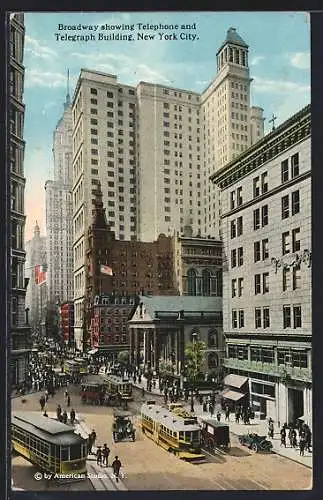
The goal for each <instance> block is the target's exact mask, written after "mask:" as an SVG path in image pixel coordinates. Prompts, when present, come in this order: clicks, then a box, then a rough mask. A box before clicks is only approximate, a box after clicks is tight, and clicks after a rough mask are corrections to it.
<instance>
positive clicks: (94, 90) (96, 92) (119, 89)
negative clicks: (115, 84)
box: [90, 87, 135, 102]
mask: <svg viewBox="0 0 323 500" xmlns="http://www.w3.org/2000/svg"><path fill="white" fill-rule="evenodd" d="M124 90H126V89H123V88H122V87H119V88H118V93H119V94H123V91H124ZM90 93H91V94H92V95H98V90H97V89H96V88H94V87H91V89H90ZM128 94H129V95H135V90H134V89H128ZM107 97H109V98H110V99H113V97H114V94H113V92H110V91H107ZM119 102H121V101H119Z"/></svg>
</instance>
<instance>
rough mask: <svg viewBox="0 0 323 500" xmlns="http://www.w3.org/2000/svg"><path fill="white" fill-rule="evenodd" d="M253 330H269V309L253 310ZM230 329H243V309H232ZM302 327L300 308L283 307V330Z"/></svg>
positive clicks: (259, 308) (258, 308) (297, 306)
mask: <svg viewBox="0 0 323 500" xmlns="http://www.w3.org/2000/svg"><path fill="white" fill-rule="evenodd" d="M254 320H255V328H264V329H265V328H270V309H269V307H256V308H255V310H254ZM231 321H232V328H244V325H245V313H244V310H243V309H238V310H237V309H232V311H231ZM301 327H302V308H301V306H299V305H294V306H289V305H284V306H283V328H301Z"/></svg>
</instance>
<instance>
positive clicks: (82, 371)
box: [64, 358, 88, 376]
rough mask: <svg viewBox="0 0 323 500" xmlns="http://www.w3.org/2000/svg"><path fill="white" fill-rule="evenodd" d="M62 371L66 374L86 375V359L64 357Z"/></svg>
mask: <svg viewBox="0 0 323 500" xmlns="http://www.w3.org/2000/svg"><path fill="white" fill-rule="evenodd" d="M64 373H66V374H68V375H71V376H73V375H87V373H88V366H87V361H86V360H85V359H82V358H75V359H66V360H65V361H64Z"/></svg>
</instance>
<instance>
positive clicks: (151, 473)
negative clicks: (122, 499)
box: [12, 385, 312, 491]
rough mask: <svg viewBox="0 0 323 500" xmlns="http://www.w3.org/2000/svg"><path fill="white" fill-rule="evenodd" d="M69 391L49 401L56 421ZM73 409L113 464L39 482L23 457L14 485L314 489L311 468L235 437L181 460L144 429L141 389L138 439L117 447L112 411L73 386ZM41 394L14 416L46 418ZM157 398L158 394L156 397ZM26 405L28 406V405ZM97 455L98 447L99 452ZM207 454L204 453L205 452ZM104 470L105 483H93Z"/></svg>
mask: <svg viewBox="0 0 323 500" xmlns="http://www.w3.org/2000/svg"><path fill="white" fill-rule="evenodd" d="M64 390H65V388H62V389H60V390H58V391H57V393H56V395H55V396H54V398H51V397H50V398H49V400H48V402H47V406H46V409H47V413H48V415H49V417H55V415H56V407H57V404H60V405H61V406H62V408H65V407H66V404H65V401H64ZM68 391H69V394H70V396H71V406H70V408H67V410H68V413H69V411H70V409H71V408H74V410H75V412H76V419H77V421H78V422H79V423H78V424H76V429H75V430H76V432H77V433H78V432H80V433H81V434H82V435H83V436H84V437H87V435H88V434H87V433H89V432H91V431H92V430H93V429H95V431H96V433H97V440H96V445H101V446H102V445H103V444H104V443H107V444H108V446H109V448H110V450H111V453H110V457H109V466H108V467H100V466H97V464H96V458H95V455H90V456H89V458H88V461H87V469H88V474H89V476H91V477H90V478H87V479H85V480H83V481H66V480H65V481H64V480H45V479H41V480H38V481H37V480H36V479H35V473H36V472H37V469H36V468H35V467H34V466H33V465H31V464H30V463H28V462H27V461H26V460H25V459H23V458H21V457H16V456H14V457H13V459H12V477H13V484H14V486H15V487H17V488H23V489H25V490H34V491H42V490H64V491H81V490H86V491H90V490H99V489H101V490H302V489H310V488H311V487H312V471H311V469H310V468H308V467H304V466H303V465H301V464H299V463H296V462H294V461H292V460H289V459H287V458H285V457H282V456H280V455H278V454H274V453H261V452H259V453H254V452H252V451H251V450H249V449H247V448H245V447H243V446H241V445H240V444H239V441H238V437H237V436H236V435H234V434H231V449H230V450H229V451H228V452H222V451H217V452H216V453H215V454H214V455H211V454H209V453H205V455H206V458H205V461H204V462H203V463H198V464H193V463H187V462H184V461H181V460H180V459H178V458H177V457H174V456H173V455H171V454H170V453H168V452H167V451H165V450H163V449H162V448H160V447H159V446H157V445H156V444H155V443H154V442H153V441H151V440H150V439H148V438H147V437H145V436H143V435H142V433H141V430H140V419H139V412H140V407H141V404H142V403H143V401H144V399H148V398H150V399H151V398H152V396H151V395H148V394H147V395H146V398H143V397H142V393H141V391H140V390H136V389H134V402H132V403H130V404H129V410H130V411H131V412H132V413H133V415H134V416H135V425H136V441H135V442H120V443H114V442H113V439H112V431H111V429H112V422H113V410H114V409H113V408H112V407H104V406H92V405H85V404H82V403H81V399H80V396H79V387H77V386H72V385H70V386H69V387H68ZM40 394H41V393H33V394H27V395H25V396H23V397H17V398H14V399H12V412H13V413H14V412H15V411H18V410H26V411H27V410H28V411H35V412H38V413H40V414H41V411H40V407H39V397H40ZM154 398H155V399H158V398H159V396H158V395H154ZM23 401H24V402H23ZM94 451H95V449H94ZM203 453H204V452H203ZM115 455H118V456H119V458H120V460H121V463H122V468H121V474H120V481H119V482H118V483H117V482H116V480H115V478H114V475H113V473H112V469H111V467H110V465H111V462H112V460H114V457H115ZM98 472H99V475H100V476H104V479H102V478H101V479H100V477H99V478H98V479H94V478H93V477H94V476H95V474H97V473H98Z"/></svg>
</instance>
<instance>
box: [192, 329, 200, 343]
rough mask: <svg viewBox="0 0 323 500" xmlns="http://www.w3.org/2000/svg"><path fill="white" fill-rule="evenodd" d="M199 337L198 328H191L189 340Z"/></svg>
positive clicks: (195, 339)
mask: <svg viewBox="0 0 323 500" xmlns="http://www.w3.org/2000/svg"><path fill="white" fill-rule="evenodd" d="M199 338H200V332H199V330H198V328H193V330H192V331H191V342H194V341H197V340H199Z"/></svg>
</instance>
